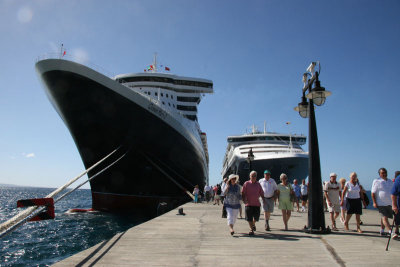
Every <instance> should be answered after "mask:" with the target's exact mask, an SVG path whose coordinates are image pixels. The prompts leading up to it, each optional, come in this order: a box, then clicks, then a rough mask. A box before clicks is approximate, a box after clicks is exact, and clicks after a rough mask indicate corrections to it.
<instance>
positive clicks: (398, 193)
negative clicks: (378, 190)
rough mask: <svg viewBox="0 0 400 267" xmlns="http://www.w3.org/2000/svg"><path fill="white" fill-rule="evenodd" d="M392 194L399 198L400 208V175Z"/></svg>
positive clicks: (399, 204) (398, 204) (399, 205)
mask: <svg viewBox="0 0 400 267" xmlns="http://www.w3.org/2000/svg"><path fill="white" fill-rule="evenodd" d="M391 194H392V195H393V196H397V207H400V175H398V176H397V177H396V180H394V185H393V187H392V192H391Z"/></svg>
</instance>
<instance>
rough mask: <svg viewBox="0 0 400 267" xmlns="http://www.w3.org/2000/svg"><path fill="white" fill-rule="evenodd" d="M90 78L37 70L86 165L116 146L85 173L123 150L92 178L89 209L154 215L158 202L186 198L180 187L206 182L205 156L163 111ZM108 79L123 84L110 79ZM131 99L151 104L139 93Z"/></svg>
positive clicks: (177, 202) (179, 201) (173, 203)
mask: <svg viewBox="0 0 400 267" xmlns="http://www.w3.org/2000/svg"><path fill="white" fill-rule="evenodd" d="M38 64H41V62H39V63H38ZM64 64H65V63H64ZM68 64H76V63H72V62H71V63H68ZM76 65H79V64H76ZM80 66H81V65H80ZM81 67H82V66H81ZM84 68H85V69H84V70H85V71H86V70H87V69H88V68H86V67H84ZM38 69H39V71H40V66H39V67H38ZM88 76H90V75H80V74H79V72H78V71H76V72H72V71H65V70H48V71H41V78H42V80H43V81H44V83H45V85H46V90H47V93H48V96H49V98H50V100H51V102H52V104H53V105H54V106H55V108H56V110H57V111H58V112H59V114H60V116H61V117H62V118H63V120H64V122H65V124H66V126H67V127H68V129H69V131H70V133H71V135H72V137H73V139H74V141H75V144H76V146H77V148H78V151H79V153H80V155H81V158H82V161H83V163H84V165H85V167H86V168H89V167H90V166H92V165H93V164H95V163H96V162H97V161H99V160H100V159H101V158H103V157H104V156H105V155H107V154H109V153H110V152H111V151H113V150H114V149H116V148H118V147H119V149H118V151H117V152H116V154H115V155H113V156H112V157H111V158H110V159H107V160H106V161H105V162H104V163H102V164H101V165H100V166H99V167H96V169H94V170H93V171H91V172H89V177H91V176H93V175H94V174H95V173H97V172H98V171H99V170H101V169H103V168H105V167H106V166H108V165H109V164H110V163H112V162H113V161H114V160H116V159H117V158H118V157H120V156H121V155H123V154H124V153H126V154H125V156H124V157H123V158H122V159H121V160H119V161H118V162H117V163H115V164H114V165H112V166H111V167H110V168H108V169H107V170H105V171H104V172H103V173H101V174H100V175H98V176H96V178H95V179H93V180H92V181H91V182H90V186H91V190H92V196H93V208H94V209H97V210H102V211H109V212H131V211H138V212H143V211H145V212H146V213H153V214H154V213H155V212H156V210H157V208H158V207H159V204H160V203H161V202H165V203H167V204H166V205H167V206H168V207H169V209H171V208H174V207H175V206H177V205H180V204H182V203H185V202H187V201H189V200H190V198H189V197H188V195H187V194H186V193H185V191H184V190H183V189H182V188H185V189H187V190H189V191H191V190H192V189H193V187H194V185H196V184H198V185H199V186H200V188H202V187H203V186H204V185H205V182H206V179H207V178H206V177H207V176H208V173H207V171H208V170H207V169H206V168H205V167H204V166H205V163H204V156H203V155H202V154H201V153H199V150H198V149H196V147H195V146H194V145H193V143H192V142H190V141H188V140H187V138H185V137H184V136H182V134H181V133H180V132H178V131H177V130H176V129H174V128H173V127H171V125H169V124H168V123H166V122H165V121H164V120H163V118H162V117H163V116H165V114H154V113H152V112H150V111H149V110H148V109H146V108H144V107H143V104H142V105H139V104H137V103H135V102H134V101H132V100H131V99H128V98H127V97H125V96H122V95H121V94H120V93H118V92H116V91H115V90H111V89H110V88H109V87H108V86H105V85H104V83H101V82H99V81H97V80H95V79H92V78H89V77H88ZM104 79H108V78H106V77H105V76H104ZM107 82H108V83H110V82H111V83H115V86H119V87H120V88H119V90H121V88H122V85H120V84H118V83H117V82H115V81H113V80H111V79H109V81H107ZM124 90H125V88H124ZM126 90H129V89H128V88H126ZM130 93H132V92H130ZM135 97H136V98H138V99H139V100H141V101H142V102H143V101H144V102H145V101H148V102H149V103H150V101H149V100H148V99H146V98H145V97H143V96H141V95H139V94H136V96H135ZM150 105H151V103H150ZM156 165H157V166H158V167H161V168H162V170H163V171H160V170H159V169H158V168H157V166H156ZM177 184H178V185H177Z"/></svg>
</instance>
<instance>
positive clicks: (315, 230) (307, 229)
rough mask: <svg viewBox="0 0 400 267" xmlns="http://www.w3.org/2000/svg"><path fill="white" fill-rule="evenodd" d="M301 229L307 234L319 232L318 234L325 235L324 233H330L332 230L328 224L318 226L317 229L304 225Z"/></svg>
mask: <svg viewBox="0 0 400 267" xmlns="http://www.w3.org/2000/svg"><path fill="white" fill-rule="evenodd" d="M303 231H304V232H305V233H307V234H319V235H326V234H330V233H331V232H332V231H331V229H330V228H329V226H328V227H327V228H325V229H322V228H319V229H311V228H308V227H307V226H306V225H304V229H303Z"/></svg>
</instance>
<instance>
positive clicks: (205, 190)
mask: <svg viewBox="0 0 400 267" xmlns="http://www.w3.org/2000/svg"><path fill="white" fill-rule="evenodd" d="M210 188H211V187H210V186H208V184H206V185H205V186H204V195H205V197H206V201H207V203H208V202H210V197H211V194H210Z"/></svg>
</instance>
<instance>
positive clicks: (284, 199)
mask: <svg viewBox="0 0 400 267" xmlns="http://www.w3.org/2000/svg"><path fill="white" fill-rule="evenodd" d="M280 180H281V181H282V183H280V184H279V185H278V191H277V194H278V200H279V206H278V208H279V209H280V210H282V219H283V223H284V225H285V231H287V230H288V222H289V219H290V215H291V213H292V210H293V205H292V201H290V195H292V194H294V192H293V189H292V186H291V185H290V183H289V182H288V177H287V175H286V174H284V173H282V174H281V176H280Z"/></svg>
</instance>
